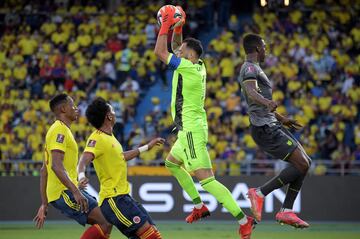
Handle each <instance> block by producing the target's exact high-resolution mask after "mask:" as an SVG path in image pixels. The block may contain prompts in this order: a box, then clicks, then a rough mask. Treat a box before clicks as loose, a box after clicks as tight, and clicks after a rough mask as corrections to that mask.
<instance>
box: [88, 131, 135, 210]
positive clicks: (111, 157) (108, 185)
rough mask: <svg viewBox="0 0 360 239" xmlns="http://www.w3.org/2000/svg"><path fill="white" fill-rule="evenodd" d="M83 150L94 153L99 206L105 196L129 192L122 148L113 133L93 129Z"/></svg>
mask: <svg viewBox="0 0 360 239" xmlns="http://www.w3.org/2000/svg"><path fill="white" fill-rule="evenodd" d="M84 152H88V153H92V154H93V155H94V159H93V164H94V167H95V171H96V174H97V176H98V178H99V181H100V193H99V205H100V206H101V204H102V202H103V201H104V199H105V198H110V197H115V196H117V195H122V194H128V193H129V192H130V186H129V182H128V181H127V164H126V161H125V158H124V155H123V149H122V146H121V144H120V143H119V141H118V140H117V139H116V138H115V137H114V135H109V134H106V133H104V132H102V131H100V130H96V131H94V132H93V133H92V134H91V135H90V137H89V138H88V140H87V142H86V147H85V150H84Z"/></svg>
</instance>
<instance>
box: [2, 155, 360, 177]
mask: <svg viewBox="0 0 360 239" xmlns="http://www.w3.org/2000/svg"><path fill="white" fill-rule="evenodd" d="M41 165H42V162H41V161H32V160H15V159H14V160H1V161H0V175H2V176H6V175H13V176H15V175H34V176H38V175H39V170H40V168H41ZM163 165H164V160H162V159H158V160H153V161H151V163H150V164H147V165H143V164H142V162H141V160H140V159H135V160H134V162H132V163H131V165H129V175H169V174H168V172H167V170H166V169H165V168H164V167H163ZM286 165H287V163H286V162H284V161H281V160H269V159H261V160H259V159H257V160H243V161H240V162H234V161H229V160H220V159H217V160H214V161H213V166H214V169H215V172H216V174H217V175H232V176H239V175H259V174H260V175H261V174H263V175H273V174H276V173H278V172H279V171H280V170H282V169H283V168H284V167H286ZM88 170H89V172H90V173H94V169H93V168H92V167H89V168H88ZM310 174H312V175H339V176H345V175H358V176H360V161H354V160H350V161H332V160H313V162H312V165H311V169H310Z"/></svg>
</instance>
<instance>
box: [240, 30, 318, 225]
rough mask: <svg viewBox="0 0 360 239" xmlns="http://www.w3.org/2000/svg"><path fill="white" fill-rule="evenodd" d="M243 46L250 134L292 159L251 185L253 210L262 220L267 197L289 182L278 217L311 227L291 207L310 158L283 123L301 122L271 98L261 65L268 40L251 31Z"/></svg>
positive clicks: (268, 149)
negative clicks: (285, 113) (280, 109)
mask: <svg viewBox="0 0 360 239" xmlns="http://www.w3.org/2000/svg"><path fill="white" fill-rule="evenodd" d="M243 46H244V49H245V53H246V61H245V63H244V64H243V65H242V67H241V70H240V76H239V81H240V85H241V88H242V90H243V93H244V95H245V99H246V102H247V104H248V114H249V117H250V130H251V135H252V137H253V139H254V141H255V142H256V144H257V145H258V146H259V148H260V149H262V150H264V151H265V152H266V153H268V154H270V155H271V156H273V157H274V158H276V159H281V160H284V161H286V162H288V163H289V165H288V167H287V168H285V169H284V170H282V171H281V172H280V174H279V175H277V176H276V177H274V178H273V179H271V180H270V181H268V182H266V183H265V184H264V185H262V186H261V187H258V188H250V189H249V192H248V197H249V199H250V202H251V211H252V212H253V214H254V217H255V218H256V219H257V220H258V221H260V220H261V213H262V207H263V202H264V197H265V196H266V195H268V194H269V193H270V192H272V191H274V190H275V189H278V188H281V187H283V186H285V185H289V186H288V189H287V192H286V198H285V200H284V203H283V206H282V208H281V210H280V211H279V212H278V213H277V214H276V220H277V221H279V222H280V223H285V224H288V225H291V226H294V227H298V228H306V227H309V224H308V223H306V222H305V221H303V220H301V219H300V218H299V217H298V216H297V215H296V214H295V213H294V212H293V211H292V207H293V204H294V201H295V199H296V196H297V195H298V192H299V191H300V189H301V186H302V184H303V181H304V178H305V176H306V173H307V171H308V169H309V167H310V164H311V159H310V157H309V156H308V155H307V154H306V152H305V150H304V148H303V147H302V146H301V144H300V143H299V142H298V141H297V140H296V139H295V137H294V136H293V135H292V134H291V133H290V132H289V131H288V130H287V129H286V128H285V127H284V126H286V127H288V128H290V129H295V130H298V129H300V128H301V127H302V126H301V125H300V124H298V123H297V122H296V121H295V120H293V119H289V118H286V117H284V116H282V115H280V114H278V113H277V112H276V108H277V103H276V102H275V101H273V100H272V82H271V81H270V80H269V79H268V77H267V76H266V75H265V73H264V72H263V70H262V69H261V67H260V65H259V63H261V62H264V60H265V48H266V44H265V41H264V40H263V39H262V38H261V37H260V36H258V35H255V34H248V35H246V36H245V37H244V41H243Z"/></svg>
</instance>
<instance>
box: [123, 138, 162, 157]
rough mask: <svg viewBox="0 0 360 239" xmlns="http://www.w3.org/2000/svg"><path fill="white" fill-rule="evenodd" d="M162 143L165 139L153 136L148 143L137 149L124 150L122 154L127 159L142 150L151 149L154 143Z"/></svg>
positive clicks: (158, 144) (137, 154) (135, 155)
mask: <svg viewBox="0 0 360 239" xmlns="http://www.w3.org/2000/svg"><path fill="white" fill-rule="evenodd" d="M164 143H165V139H163V138H155V139H152V140H151V141H150V142H149V143H147V144H145V145H143V146H141V147H139V148H137V149H132V150H129V151H125V152H124V153H123V155H124V158H125V160H126V161H129V160H131V159H133V158H135V157H137V156H139V155H140V154H141V153H142V152H145V151H148V150H150V149H152V148H153V147H154V146H155V145H157V146H160V145H163V144H164Z"/></svg>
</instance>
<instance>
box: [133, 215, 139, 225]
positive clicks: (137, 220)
mask: <svg viewBox="0 0 360 239" xmlns="http://www.w3.org/2000/svg"><path fill="white" fill-rule="evenodd" d="M133 222H134V223H136V224H139V223H140V222H141V218H140V217H139V216H135V217H134V218H133Z"/></svg>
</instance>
